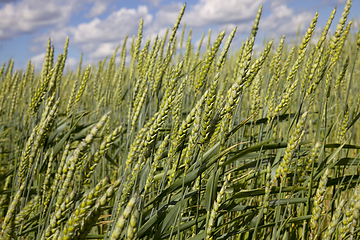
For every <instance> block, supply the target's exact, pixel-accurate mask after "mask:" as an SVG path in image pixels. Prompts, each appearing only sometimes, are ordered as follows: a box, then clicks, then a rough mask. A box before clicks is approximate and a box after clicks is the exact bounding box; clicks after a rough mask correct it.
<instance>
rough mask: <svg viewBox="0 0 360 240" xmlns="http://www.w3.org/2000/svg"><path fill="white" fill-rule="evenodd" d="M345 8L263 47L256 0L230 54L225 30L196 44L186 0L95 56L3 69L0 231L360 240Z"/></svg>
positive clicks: (356, 76)
mask: <svg viewBox="0 0 360 240" xmlns="http://www.w3.org/2000/svg"><path fill="white" fill-rule="evenodd" d="M350 6H351V1H350V0H349V1H348V2H347V4H346V6H345V9H344V10H343V12H342V16H341V19H340V21H339V23H332V20H333V18H334V16H335V13H336V9H334V11H333V12H332V14H331V16H329V20H328V22H327V24H326V26H325V27H324V29H317V28H316V23H317V18H318V14H317V13H316V14H315V15H314V18H313V20H312V22H311V25H310V26H309V28H308V30H307V31H306V33H305V35H304V36H300V37H299V39H300V40H299V41H298V43H294V41H290V40H288V39H286V38H285V36H284V37H282V38H280V39H274V41H269V42H268V43H265V44H264V46H262V47H261V48H262V49H260V50H259V51H258V50H256V51H254V42H255V37H256V35H257V30H258V24H259V21H260V17H261V11H262V8H261V7H260V8H259V11H258V14H257V16H256V19H255V21H254V24H253V27H252V31H251V33H249V37H248V38H247V39H246V40H245V41H244V42H243V44H242V45H241V48H240V49H233V48H232V47H231V43H232V40H233V38H234V37H236V29H233V30H232V31H228V33H227V34H225V31H224V32H221V33H219V34H218V37H217V38H216V39H215V40H213V42H214V43H213V44H212V45H211V44H210V42H212V41H211V39H204V38H202V39H201V42H200V45H199V46H198V47H196V48H195V47H194V42H193V41H192V38H191V30H189V29H185V28H184V30H183V31H182V32H181V29H178V28H179V24H180V21H181V18H182V16H183V14H184V11H185V5H184V7H183V9H182V11H181V12H180V14H179V17H178V20H177V22H176V23H175V25H174V27H173V28H172V29H170V30H169V31H168V32H167V34H166V35H165V36H159V37H157V38H155V39H148V40H147V39H143V36H142V32H143V21H142V20H141V21H140V25H139V31H138V35H137V36H134V37H133V38H132V39H133V42H132V43H131V49H130V51H128V50H129V49H126V47H125V46H126V40H125V42H124V43H123V46H119V47H118V48H117V49H116V51H115V52H114V54H113V55H112V56H110V57H109V58H106V59H103V60H102V61H100V62H99V63H98V64H94V65H91V64H90V65H88V66H85V67H83V68H82V67H81V66H82V59H80V61H79V67H78V69H77V70H75V71H73V72H72V71H69V72H68V73H66V74H65V71H64V68H65V66H66V56H67V48H68V44H69V41H68V40H67V42H66V43H65V47H64V51H63V52H62V53H61V54H59V56H57V57H56V56H54V47H53V46H52V45H51V41H50V40H49V43H48V47H47V53H46V56H45V59H44V63H43V66H42V70H41V72H38V73H36V72H34V65H33V64H32V63H31V61H29V64H28V67H27V69H26V71H23V70H17V71H15V70H14V69H13V65H14V60H9V62H7V63H4V64H3V65H2V68H1V70H0V85H1V89H2V91H1V93H0V224H1V229H0V238H1V239H26V240H30V239H36V240H37V239H59V240H60V239H62V240H63V239H147V240H150V239H192V240H200V239H273V240H275V239H360V224H359V217H360V212H359V210H360V184H359V181H360V178H359V176H360V175H359V174H360V173H359V170H360V166H359V165H360V158H359V155H360V151H359V149H360V142H359V141H360V136H359V135H360V134H359V132H358V131H360V125H359V122H358V121H357V120H358V119H359V117H360V81H359V80H360V71H359V69H360V59H359V54H358V52H359V50H360V31H359V30H358V29H353V28H352V22H351V21H350V20H348V19H347V15H348V13H349V11H350ZM185 14H186V13H185ZM337 14H339V13H337ZM340 14H341V13H340ZM331 24H332V25H336V24H337V25H336V31H335V32H333V33H330V31H329V28H330V25H331ZM294 27H297V26H294ZM315 29H316V30H315ZM203 36H204V35H203ZM70 41H71V40H70ZM290 42H293V43H290ZM201 45H203V46H206V51H204V52H203V51H200V49H201ZM178 46H180V49H179V48H178ZM127 52H130V55H127ZM118 56H120V59H121V60H120V63H117V61H115V60H116V58H117V57H118ZM126 59H128V62H129V64H125V62H126V61H127V60H126Z"/></svg>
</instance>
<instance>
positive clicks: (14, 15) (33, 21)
mask: <svg viewBox="0 0 360 240" xmlns="http://www.w3.org/2000/svg"><path fill="white" fill-rule="evenodd" d="M345 2H346V1H345V0H188V1H187V8H186V11H185V15H184V18H183V20H182V24H184V23H186V30H187V31H186V32H188V30H189V29H190V28H192V29H193V38H192V41H193V43H195V45H196V43H197V42H198V41H199V38H200V36H201V35H202V33H205V36H206V35H207V34H208V30H209V28H211V29H212V36H211V37H212V39H215V37H216V35H217V34H218V33H220V32H221V31H222V30H224V29H226V30H227V32H230V31H231V30H232V29H233V28H234V27H235V26H237V27H238V31H237V34H236V36H235V40H234V43H233V46H234V47H236V46H238V45H240V43H241V42H242V41H243V40H244V39H246V37H247V36H248V35H249V33H250V30H251V26H252V22H253V20H254V17H255V15H256V12H257V9H258V7H259V6H260V5H263V15H262V18H261V20H260V28H259V35H258V38H257V43H258V45H261V44H262V41H263V39H264V38H267V39H270V38H275V39H277V38H279V37H280V36H282V35H284V34H285V35H286V36H287V41H288V42H290V41H291V39H293V37H294V36H295V34H296V32H297V30H298V28H299V26H300V30H301V33H302V34H303V33H304V32H305V31H306V29H307V27H308V26H309V23H310V21H311V19H312V18H313V16H314V14H315V12H316V11H319V21H318V25H317V29H321V28H322V27H323V26H324V25H325V23H326V21H327V19H328V17H329V15H330V13H331V11H332V10H333V8H334V7H335V6H337V14H336V18H335V20H334V23H333V28H332V29H333V30H334V29H335V27H336V23H337V21H338V20H339V18H340V16H341V13H342V11H343V9H344V5H345ZM183 4H184V2H182V1H177V0H173V1H171V0H170V1H167V0H120V1H119V0H118V1H115V0H0V19H1V21H0V64H2V63H3V62H7V61H8V60H9V59H10V58H13V59H14V60H15V66H16V68H24V67H25V66H26V64H27V62H28V60H29V59H32V62H33V63H34V64H35V66H36V69H39V68H41V64H42V60H43V56H44V54H45V50H46V43H47V40H48V38H49V37H50V38H51V40H52V43H53V45H54V46H55V50H56V53H57V52H60V51H62V49H63V45H64V42H65V39H66V37H67V36H69V37H70V47H69V55H68V61H67V66H68V67H70V68H74V67H76V64H77V62H78V59H79V57H80V54H81V53H84V62H95V61H98V60H100V59H103V58H104V57H105V56H107V55H111V54H112V53H113V51H114V49H115V48H116V46H117V45H119V44H122V42H123V40H124V38H125V36H126V35H127V34H128V35H129V41H128V43H130V42H131V38H132V36H133V35H136V34H137V29H138V24H139V21H140V18H143V19H144V38H145V39H148V38H149V37H151V38H152V39H154V38H155V36H156V35H160V36H162V35H163V34H164V33H165V31H166V28H167V27H170V28H171V27H172V26H173V24H174V22H175V20H176V18H177V16H178V13H179V11H180V9H181V7H182V5H183ZM359 10H360V0H354V1H353V5H352V9H351V12H350V16H349V18H350V19H354V24H353V29H354V30H355V31H358V28H359V21H360V14H359ZM182 26H183V25H181V28H180V30H179V33H180V32H181V30H182ZM185 37H186V36H185Z"/></svg>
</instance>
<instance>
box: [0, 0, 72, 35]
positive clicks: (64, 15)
mask: <svg viewBox="0 0 360 240" xmlns="http://www.w3.org/2000/svg"><path fill="white" fill-rule="evenodd" d="M75 6H76V3H72V1H70V0H65V1H61V0H23V1H20V2H15V3H14V2H13V3H7V4H5V5H4V6H3V7H2V8H1V9H0V19H1V21H0V29H1V30H0V39H10V38H12V37H15V36H17V35H20V34H22V33H29V32H33V31H36V30H38V29H40V28H41V27H45V26H51V25H57V26H63V25H64V24H66V22H67V21H68V20H69V19H70V15H71V12H72V11H73V10H74V8H75Z"/></svg>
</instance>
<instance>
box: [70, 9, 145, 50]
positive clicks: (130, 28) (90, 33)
mask: <svg viewBox="0 0 360 240" xmlns="http://www.w3.org/2000/svg"><path fill="white" fill-rule="evenodd" d="M140 18H144V25H147V24H149V23H151V21H152V15H151V14H150V13H149V12H148V8H147V7H146V6H139V7H138V8H137V9H127V8H121V9H120V10H118V11H116V12H113V13H111V14H110V15H109V16H108V17H107V18H106V19H104V20H100V19H98V18H95V19H93V20H91V21H90V22H89V23H82V24H80V25H78V26H77V27H73V28H71V33H72V34H73V41H74V42H75V43H104V42H111V41H119V40H120V39H123V38H125V36H126V35H127V34H129V35H130V36H131V35H132V34H136V33H137V29H138V25H139V21H140Z"/></svg>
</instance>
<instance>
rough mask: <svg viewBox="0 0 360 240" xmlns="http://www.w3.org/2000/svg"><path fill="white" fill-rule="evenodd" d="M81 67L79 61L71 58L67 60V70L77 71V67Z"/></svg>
mask: <svg viewBox="0 0 360 240" xmlns="http://www.w3.org/2000/svg"><path fill="white" fill-rule="evenodd" d="M78 65H79V59H76V58H73V57H70V58H67V59H66V63H65V69H67V68H68V69H76V67H77V66H78Z"/></svg>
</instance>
